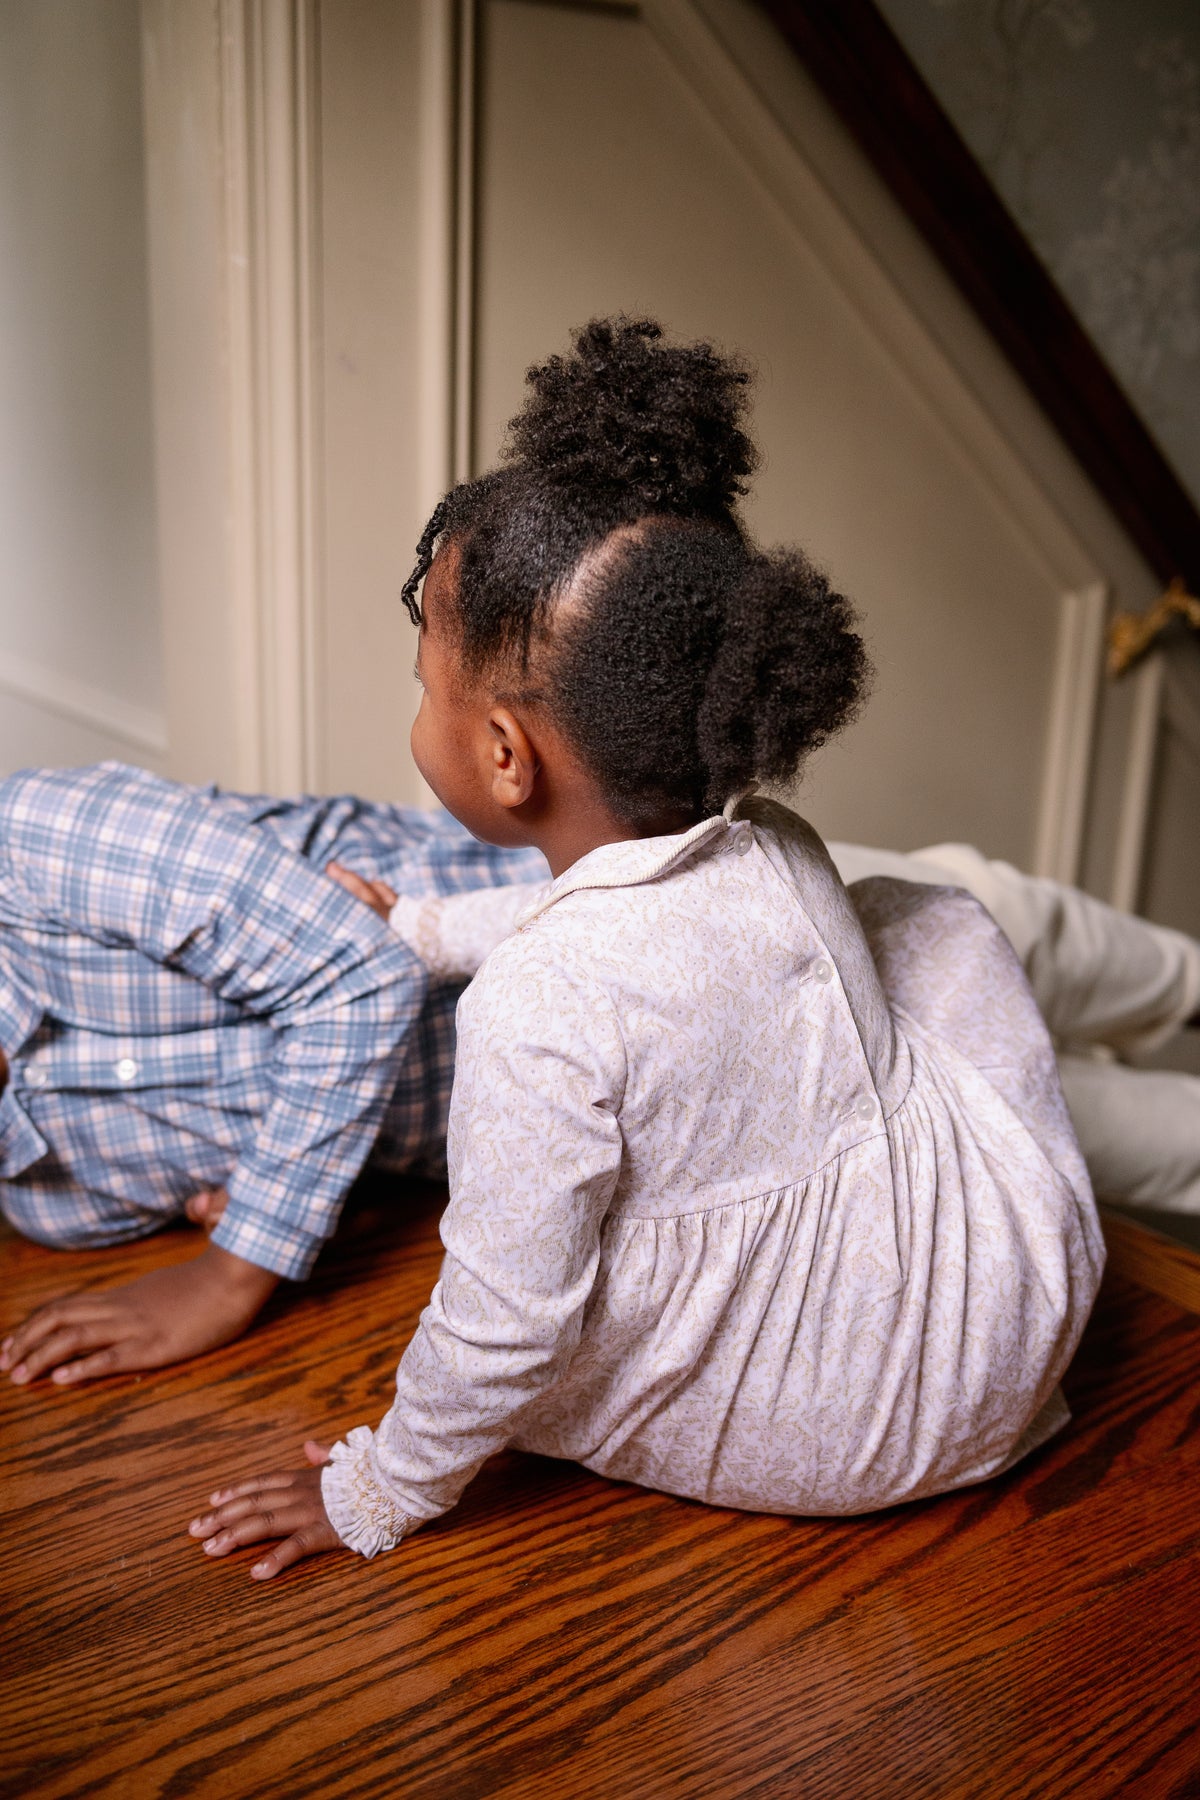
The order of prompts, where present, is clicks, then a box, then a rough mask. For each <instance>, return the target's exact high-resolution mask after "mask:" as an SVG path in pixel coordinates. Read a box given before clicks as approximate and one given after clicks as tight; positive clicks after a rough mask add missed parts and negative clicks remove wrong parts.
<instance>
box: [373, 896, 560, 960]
mask: <svg viewBox="0 0 1200 1800" xmlns="http://www.w3.org/2000/svg"><path fill="white" fill-rule="evenodd" d="M544 886H545V884H544V883H533V882H514V883H511V884H510V885H508V886H506V887H494V888H473V889H471V890H470V891H469V892H467V893H465V894H431V895H427V896H424V897H423V898H420V899H416V898H414V897H413V896H412V895H410V894H401V895H399V897H398V898H397V900H396V903H395V905H394V906H393V907H392V910H391V912H390V913H389V914H388V924H389V925H390V926H391V928H392V930H393V931H394V932H395V933H396V935H397V937H401V938H403V939H404V941H405V943H406V944H407V945H408V947H409V949H410V950H412V952H413V953H414V955H415V956H417V957H418V959H419V960H420V961H421V962H422V963H424V965H425V967H426V968H427V969H428V971H429V973H430V974H431V975H433V976H435V977H437V978H439V979H440V980H442V981H469V980H470V979H471V977H472V976H473V975H476V974H477V973H478V971H479V968H480V966H481V964H482V963H483V961H484V959H485V958H486V957H487V956H490V954H491V952H492V951H493V950H494V949H495V948H496V946H497V944H500V943H503V941H504V939H505V938H506V937H509V936H511V934H512V932H513V931H514V930H515V928H516V926H517V923H518V920H519V919H520V917H521V915H522V914H523V913H524V912H525V911H526V909H527V908H528V907H529V905H530V904H531V903H532V902H533V901H535V900H537V899H538V898H540V896H541V895H542V893H543V891H544Z"/></svg>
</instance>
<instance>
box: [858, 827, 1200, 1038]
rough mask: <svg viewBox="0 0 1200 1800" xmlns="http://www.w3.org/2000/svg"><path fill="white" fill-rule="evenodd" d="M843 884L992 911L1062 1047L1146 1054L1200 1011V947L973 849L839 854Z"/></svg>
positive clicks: (952, 846) (942, 846) (940, 847)
mask: <svg viewBox="0 0 1200 1800" xmlns="http://www.w3.org/2000/svg"><path fill="white" fill-rule="evenodd" d="M831 853H832V855H833V857H834V861H835V862H836V863H837V864H838V867H839V869H841V870H842V874H843V879H845V880H848V881H852V880H858V879H860V878H861V877H863V876H865V875H868V874H880V875H882V874H887V875H897V876H901V877H902V878H904V879H906V880H909V881H920V882H926V883H929V882H948V883H952V884H953V885H955V886H957V887H963V888H966V889H967V891H968V892H969V893H972V894H974V895H975V897H976V899H978V900H981V901H982V902H983V904H984V906H986V907H987V909H988V911H989V912H990V913H991V915H992V917H993V918H994V919H995V921H996V923H997V924H998V925H999V926H1000V929H1001V930H1002V931H1003V932H1004V935H1005V936H1006V937H1007V938H1008V940H1009V942H1010V943H1011V944H1012V945H1013V947H1014V949H1015V950H1016V952H1017V955H1018V956H1019V957H1020V959H1021V962H1022V964H1023V965H1024V968H1025V973H1026V975H1027V977H1028V979H1029V984H1030V986H1031V987H1032V989H1033V992H1034V996H1035V998H1036V1000H1037V1003H1038V1006H1039V1008H1040V1009H1041V1013H1042V1016H1043V1018H1044V1019H1045V1020H1046V1023H1047V1025H1048V1026H1049V1028H1050V1030H1051V1032H1052V1033H1053V1034H1054V1036H1055V1037H1056V1038H1057V1039H1058V1040H1059V1041H1060V1042H1061V1043H1077V1044H1087V1043H1100V1044H1110V1045H1112V1046H1113V1048H1114V1049H1118V1050H1126V1051H1130V1050H1147V1049H1152V1048H1153V1047H1154V1046H1155V1045H1156V1044H1160V1043H1163V1042H1164V1041H1165V1040H1166V1039H1167V1038H1169V1037H1170V1036H1171V1035H1172V1034H1173V1033H1174V1032H1176V1031H1178V1030H1179V1028H1180V1027H1181V1026H1182V1025H1184V1024H1186V1023H1187V1021H1188V1020H1189V1019H1190V1018H1192V1017H1193V1016H1194V1015H1195V1013H1196V1011H1197V1009H1198V1008H1200V944H1198V943H1197V942H1196V941H1195V940H1194V939H1193V938H1190V937H1187V936H1185V935H1184V933H1183V932H1180V931H1169V930H1167V929H1166V928H1165V927H1163V926H1160V925H1151V924H1149V923H1148V922H1147V921H1146V920H1145V919H1137V918H1133V917H1131V916H1130V915H1129V914H1127V913H1120V912H1117V911H1116V910H1115V909H1114V908H1113V907H1111V906H1106V905H1105V904H1104V903H1103V901H1100V900H1094V899H1093V898H1092V897H1091V896H1090V895H1089V894H1084V893H1081V892H1080V890H1079V889H1078V888H1071V887H1064V886H1063V885H1062V884H1061V883H1060V882H1057V881H1048V880H1045V879H1044V878H1039V877H1036V876H1031V875H1022V874H1021V872H1020V870H1019V869H1014V868H1013V867H1012V865H1011V864H1009V863H1004V862H993V861H991V860H989V859H988V858H987V857H984V856H981V855H980V853H979V851H978V850H974V849H972V848H971V846H970V845H968V844H937V845H935V846H933V847H932V848H931V849H928V850H919V851H917V852H916V854H915V855H913V856H911V857H907V856H900V855H898V854H897V853H896V852H895V851H874V850H865V849H861V848H859V847H858V846H853V845H841V844H838V845H834V846H831Z"/></svg>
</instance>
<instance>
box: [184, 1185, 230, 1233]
mask: <svg viewBox="0 0 1200 1800" xmlns="http://www.w3.org/2000/svg"><path fill="white" fill-rule="evenodd" d="M228 1205H229V1195H228V1194H227V1193H226V1192H225V1189H224V1188H201V1189H200V1191H199V1192H198V1193H195V1194H192V1195H191V1196H190V1198H189V1199H188V1200H187V1201H186V1202H185V1204H184V1209H183V1210H184V1212H185V1213H186V1214H187V1216H188V1218H189V1219H190V1220H191V1222H192V1224H193V1225H203V1227H204V1229H205V1231H212V1230H213V1229H214V1228H215V1226H216V1223H217V1221H218V1219H219V1218H220V1217H221V1214H222V1213H223V1212H224V1211H225V1208H226V1207H227V1206H228Z"/></svg>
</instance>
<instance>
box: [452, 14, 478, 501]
mask: <svg viewBox="0 0 1200 1800" xmlns="http://www.w3.org/2000/svg"><path fill="white" fill-rule="evenodd" d="M479 3H480V0H459V7H458V104H457V108H456V112H455V149H456V168H455V195H454V226H455V234H454V479H455V481H469V480H470V479H471V477H472V476H473V475H474V474H476V472H477V471H476V468H475V387H476V374H475V360H476V317H475V313H476V295H477V286H476V267H475V260H476V259H475V249H476V224H477V221H476V211H477V206H478V167H477V159H478V141H477V140H478V123H479Z"/></svg>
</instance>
